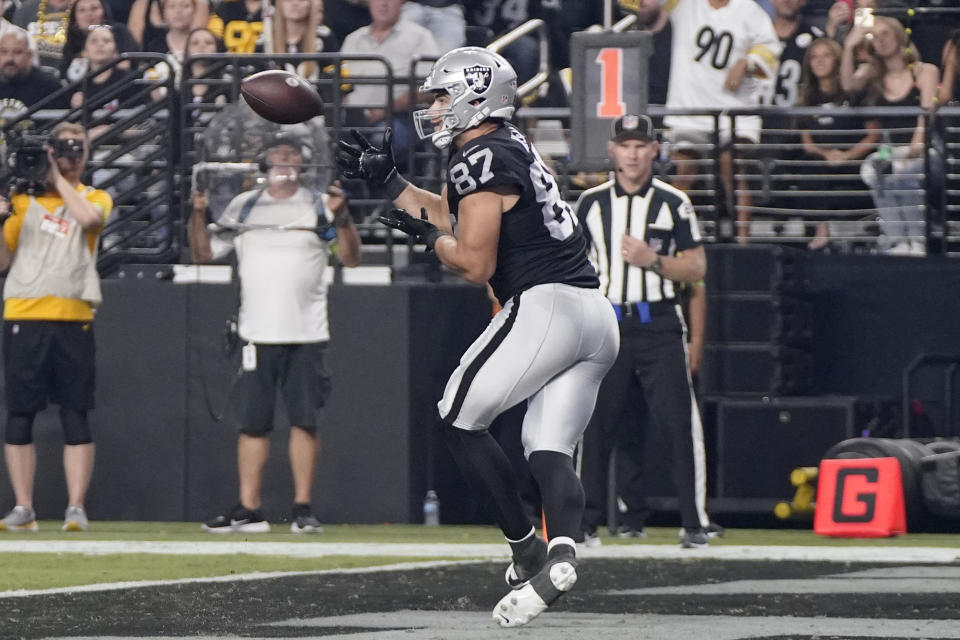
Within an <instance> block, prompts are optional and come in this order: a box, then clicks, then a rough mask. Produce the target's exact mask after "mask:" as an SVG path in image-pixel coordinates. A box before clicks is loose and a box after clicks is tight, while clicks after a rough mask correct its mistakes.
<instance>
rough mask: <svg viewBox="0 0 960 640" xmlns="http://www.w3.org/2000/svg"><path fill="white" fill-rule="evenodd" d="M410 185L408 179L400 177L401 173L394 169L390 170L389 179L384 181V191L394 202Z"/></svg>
mask: <svg viewBox="0 0 960 640" xmlns="http://www.w3.org/2000/svg"><path fill="white" fill-rule="evenodd" d="M408 184H410V183H409V182H407V180H406V178H404V177H403V176H402V175H400V172H399V171H397V168H396V167H394V168H393V169H391V170H390V173H388V174H387V179H386V180H384V181H383V189H384V191H386V192H387V197H388V198H390V200H391V201H393V200H396V199H397V198H399V197H400V194H401V193H403V190H404V189H406V188H407V185H408Z"/></svg>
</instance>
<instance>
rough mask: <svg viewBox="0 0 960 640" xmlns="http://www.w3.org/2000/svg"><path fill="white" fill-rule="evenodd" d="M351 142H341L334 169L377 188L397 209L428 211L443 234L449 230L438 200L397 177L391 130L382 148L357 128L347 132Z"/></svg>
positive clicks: (449, 227)
mask: <svg viewBox="0 0 960 640" xmlns="http://www.w3.org/2000/svg"><path fill="white" fill-rule="evenodd" d="M350 136H351V137H352V142H348V141H346V140H340V142H339V151H338V153H337V167H338V168H339V169H340V173H342V174H343V176H344V177H346V178H349V179H351V180H364V181H366V182H367V184H369V185H370V186H371V187H373V188H374V189H380V190H382V191H383V193H384V194H385V195H386V196H387V198H389V199H390V201H391V202H393V204H394V205H396V206H397V207H400V208H403V209H406V210H408V211H420V210H421V209H426V210H427V215H428V216H429V218H430V220H431V221H432V222H433V223H434V224H436V225H437V226H438V227H439V228H441V229H442V230H444V231H447V232H449V231H451V225H450V220H449V216H445V215H444V214H443V212H442V207H441V198H440V196H438V195H437V194H435V193H431V192H429V191H427V190H425V189H421V188H419V187H416V186H414V185H412V184H410V183H409V182H407V181H406V179H405V178H404V177H403V176H402V175H400V172H399V171H397V163H396V161H395V160H394V157H393V146H392V143H393V129H390V128H387V130H386V131H385V132H384V134H383V147H382V148H378V147H375V146H373V145H372V144H371V143H370V141H369V140H367V139H366V137H364V136H363V134H361V133H360V132H359V131H357V130H356V129H352V130H351V131H350Z"/></svg>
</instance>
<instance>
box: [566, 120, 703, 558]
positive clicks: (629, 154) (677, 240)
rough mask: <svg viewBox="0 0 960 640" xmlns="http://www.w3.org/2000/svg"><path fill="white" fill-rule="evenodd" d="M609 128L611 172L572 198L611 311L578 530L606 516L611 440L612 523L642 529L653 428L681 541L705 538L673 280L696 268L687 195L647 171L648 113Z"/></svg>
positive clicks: (696, 277) (696, 433)
mask: <svg viewBox="0 0 960 640" xmlns="http://www.w3.org/2000/svg"><path fill="white" fill-rule="evenodd" d="M612 134H613V136H612V138H611V140H610V142H609V143H608V144H607V149H608V152H609V154H610V157H611V158H612V160H613V164H614V170H615V173H614V175H615V178H614V179H613V180H610V181H608V182H605V183H603V184H601V185H599V186H597V187H594V188H593V189H590V190H588V191H585V192H584V193H583V195H582V196H581V197H580V200H579V201H578V202H577V216H578V217H579V219H580V222H581V225H582V227H583V229H584V231H585V232H586V235H587V238H588V240H589V243H590V248H589V252H590V260H591V262H593V265H594V267H595V268H596V269H597V272H598V273H599V275H600V290H601V291H602V292H604V293H605V294H606V296H607V299H609V300H610V302H611V303H612V304H613V307H614V310H615V311H616V314H617V319H618V320H619V322H620V354H619V356H618V357H617V360H616V362H615V363H614V365H613V368H612V369H610V371H609V372H608V373H607V376H606V378H604V381H603V384H602V385H601V387H600V392H599V396H598V398H597V408H596V410H595V411H594V414H593V419H592V423H591V426H590V428H588V429H587V431H586V434H585V435H584V443H583V459H582V465H583V466H582V480H583V485H584V489H585V491H586V497H587V505H586V511H585V513H584V523H583V525H584V530H585V532H586V533H587V535H588V536H590V535H591V534H593V533H594V532H595V531H596V528H597V526H598V525H600V524H601V522H602V521H603V519H604V517H603V514H604V505H605V504H606V503H607V499H606V493H607V492H606V488H607V461H608V460H609V454H610V450H611V449H612V448H613V447H614V446H617V461H618V465H617V466H618V468H619V469H620V471H621V472H624V471H625V473H618V476H620V477H621V478H624V480H625V481H621V482H620V483H619V484H620V485H621V486H620V487H619V493H620V498H621V499H622V500H623V501H624V503H626V505H627V513H626V514H625V517H624V525H625V527H626V529H625V530H624V531H622V532H621V535H627V536H630V535H632V536H642V535H643V526H644V522H643V520H644V519H645V517H646V513H644V508H645V506H644V495H643V489H642V487H640V486H639V484H640V483H639V482H638V480H639V479H640V475H641V467H642V464H643V450H644V445H645V441H646V435H647V432H648V430H649V429H650V428H656V429H661V430H666V431H667V433H668V434H669V437H668V438H667V439H666V441H667V442H668V443H669V444H670V447H671V449H672V459H673V478H674V483H675V486H676V490H677V496H678V499H679V504H680V515H681V520H682V523H683V532H682V533H681V536H680V544H681V546H683V547H685V548H693V547H703V546H705V545H706V544H707V542H708V539H709V534H710V533H719V532H720V531H721V530H720V528H719V527H717V526H716V525H711V524H710V521H709V519H708V518H707V513H706V508H705V503H706V462H705V455H704V447H703V429H702V425H701V423H700V412H699V409H698V408H697V403H696V400H695V398H694V395H693V387H692V384H691V380H690V369H689V361H688V356H687V327H686V324H685V322H684V320H683V315H682V314H681V310H680V306H679V304H678V299H677V294H678V289H679V285H677V286H675V285H674V283H675V282H678V283H681V282H690V283H693V282H697V281H700V280H702V279H703V277H704V275H705V273H706V268H707V267H706V257H705V254H704V250H703V247H702V246H701V244H700V230H699V228H698V226H697V217H696V214H695V213H694V210H693V206H692V205H691V204H690V199H689V198H688V197H687V196H686V194H684V193H683V192H682V191H679V190H678V189H675V188H673V187H671V186H670V185H668V184H666V183H664V182H661V181H660V180H657V179H655V178H653V176H652V171H651V167H652V164H653V160H654V158H656V157H657V155H658V153H659V149H660V144H659V142H658V139H657V134H656V132H655V130H654V126H653V123H652V121H651V120H650V118H649V117H647V116H638V115H632V114H628V115H625V116H623V117H622V118H620V119H618V120H616V121H615V122H614V123H613V131H612ZM664 454H665V455H669V454H670V452H664ZM588 541H589V538H588Z"/></svg>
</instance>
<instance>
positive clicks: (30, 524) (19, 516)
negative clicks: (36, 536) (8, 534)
mask: <svg viewBox="0 0 960 640" xmlns="http://www.w3.org/2000/svg"><path fill="white" fill-rule="evenodd" d="M38 528H39V527H37V514H36V513H34V511H33V509H28V508H26V507H23V506H20V505H19V504H18V505H17V506H15V507H14V508H13V509H11V510H10V513H8V514H7V515H6V516H5V517H4V518H3V520H0V531H36V530H37V529H38Z"/></svg>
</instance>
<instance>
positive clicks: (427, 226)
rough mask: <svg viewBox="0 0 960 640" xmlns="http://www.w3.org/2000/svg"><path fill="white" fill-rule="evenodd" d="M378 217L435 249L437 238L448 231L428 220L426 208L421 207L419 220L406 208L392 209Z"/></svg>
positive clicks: (389, 225) (392, 227) (388, 224)
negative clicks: (441, 229)
mask: <svg viewBox="0 0 960 640" xmlns="http://www.w3.org/2000/svg"><path fill="white" fill-rule="evenodd" d="M377 219H378V220H380V222H382V223H383V224H385V225H387V226H388V227H390V228H391V229H397V230H398V231H403V232H404V233H406V234H407V235H409V236H412V237H413V238H414V239H415V240H416V241H417V242H422V243H424V244H426V245H427V246H428V247H430V248H431V249H433V245H434V244H436V242H437V238H439V237H440V236H445V235H447V233H446V232H444V231H440V229H438V228H437V227H436V225H434V224H433V223H432V222H430V221H429V220H427V210H426V209H420V219H419V220H418V219H417V218H414V217H413V216H412V215H410V214H409V213H407V211H406V209H391V210H390V211H389V212H388V213H386V214H385V215H382V216H379V217H378V218H377Z"/></svg>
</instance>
